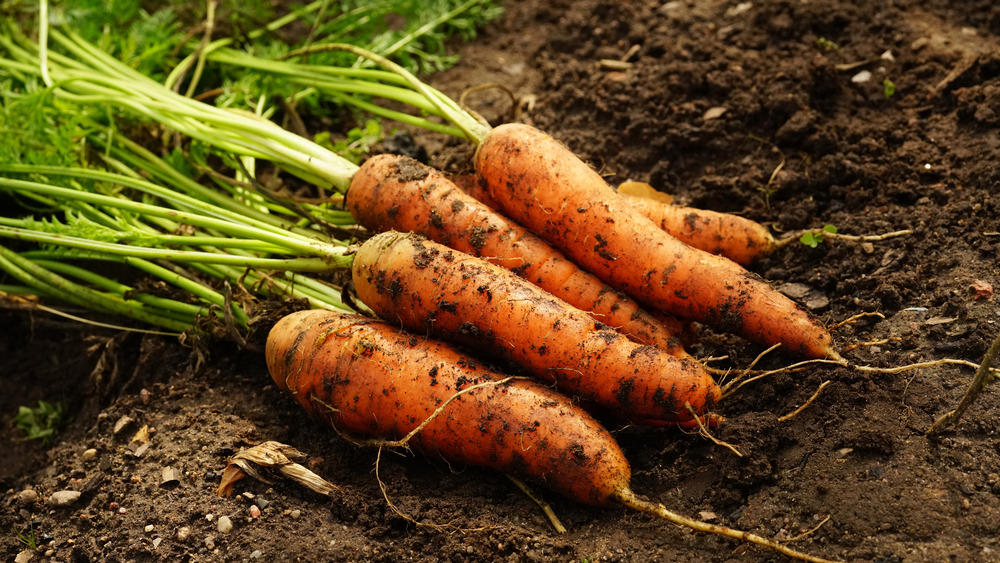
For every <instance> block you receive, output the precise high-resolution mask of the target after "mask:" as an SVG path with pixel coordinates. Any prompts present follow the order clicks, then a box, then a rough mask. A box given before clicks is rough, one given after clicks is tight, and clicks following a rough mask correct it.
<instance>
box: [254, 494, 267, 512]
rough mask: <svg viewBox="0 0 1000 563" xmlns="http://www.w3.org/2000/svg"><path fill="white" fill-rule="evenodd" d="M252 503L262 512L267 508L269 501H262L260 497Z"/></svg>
mask: <svg viewBox="0 0 1000 563" xmlns="http://www.w3.org/2000/svg"><path fill="white" fill-rule="evenodd" d="M253 502H254V504H256V505H257V506H258V507H259V508H260V509H261V510H264V509H265V508H267V505H269V504H271V501H268V500H264V498H262V497H257V498H256V499H254V501H253Z"/></svg>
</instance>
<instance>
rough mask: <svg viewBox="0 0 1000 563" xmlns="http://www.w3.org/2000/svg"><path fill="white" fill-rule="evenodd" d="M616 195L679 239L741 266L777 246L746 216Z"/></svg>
mask: <svg viewBox="0 0 1000 563" xmlns="http://www.w3.org/2000/svg"><path fill="white" fill-rule="evenodd" d="M618 195H619V196H620V197H621V198H622V199H623V200H624V201H625V202H626V203H627V204H628V205H629V206H630V207H632V209H635V210H636V211H638V212H639V213H641V214H642V215H644V216H646V217H648V218H649V219H650V220H652V221H653V222H654V223H656V225H657V226H658V227H660V229H661V230H663V231H664V232H666V233H668V234H670V235H671V236H673V237H675V238H677V239H678V240H680V241H681V242H684V243H686V244H688V245H690V246H692V247H694V248H698V249H700V250H704V251H705V252H709V253H711V254H717V255H719V256H724V257H726V258H729V259H730V260H732V261H733V262H736V263H737V264H740V265H742V266H749V265H750V264H752V263H753V262H754V261H755V260H757V259H759V258H762V257H764V256H766V255H768V254H770V253H771V252H774V250H775V249H776V248H777V245H776V242H777V241H776V240H775V238H774V237H773V236H772V235H771V232H770V231H769V230H768V229H767V227H765V226H764V225H761V224H760V223H758V222H756V221H753V220H751V219H747V218H746V217H740V216H739V215H733V214H732V213H722V212H719V211H712V210H709V209H697V208H694V207H684V206H680V205H673V204H669V203H662V202H659V201H656V200H654V199H650V198H648V197H643V196H638V195H632V194H625V193H621V192H620V191H619V193H618Z"/></svg>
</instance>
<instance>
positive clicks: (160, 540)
mask: <svg viewBox="0 0 1000 563" xmlns="http://www.w3.org/2000/svg"><path fill="white" fill-rule="evenodd" d="M162 541H163V538H156V539H154V540H153V549H156V548H158V547H160V542H162Z"/></svg>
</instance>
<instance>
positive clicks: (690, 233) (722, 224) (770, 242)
mask: <svg viewBox="0 0 1000 563" xmlns="http://www.w3.org/2000/svg"><path fill="white" fill-rule="evenodd" d="M460 179H461V183H459V181H456V184H458V185H459V187H461V189H462V190H464V191H465V192H466V193H468V194H469V195H470V196H472V197H474V198H475V199H477V200H479V201H481V202H483V203H484V204H486V205H489V206H490V207H492V208H494V209H495V208H497V206H498V204H497V203H496V202H493V200H492V198H491V196H490V194H489V192H488V191H487V186H486V183H485V182H479V181H477V179H476V177H475V175H468V176H463V177H461V178H460ZM650 189H652V188H650ZM618 195H619V196H620V197H621V198H623V200H624V201H625V203H627V204H628V205H629V206H630V207H632V208H633V209H635V210H636V211H638V212H639V213H641V214H642V215H644V216H646V217H648V218H649V219H650V220H652V221H653V222H654V223H656V224H657V225H658V226H659V227H660V229H662V230H663V231H665V232H666V233H667V234H669V235H671V236H673V237H674V238H676V239H678V240H680V241H681V242H683V243H685V244H687V245H689V246H692V247H694V248H697V249H700V250H704V251H705V252H709V253H712V254H717V255H719V256H725V257H726V258H729V259H730V260H732V261H733V262H736V263H737V264H740V265H742V266H749V265H750V264H752V263H753V262H754V261H755V260H757V259H759V258H761V257H763V256H766V255H768V254H770V253H771V252H774V251H775V250H776V249H777V248H778V244H777V242H778V241H777V240H775V238H774V236H772V235H771V232H770V231H769V230H768V229H767V227H765V226H764V225H761V224H760V223H758V222H756V221H753V220H751V219H747V218H746V217H740V216H739V215H733V214H732V213H721V212H719V211H712V210H709V209H698V208H695V207H685V206H681V205H674V204H672V203H666V202H663V201H659V200H656V199H653V198H650V197H645V196H643V195H636V194H632V193H624V192H623V191H621V190H619V191H618Z"/></svg>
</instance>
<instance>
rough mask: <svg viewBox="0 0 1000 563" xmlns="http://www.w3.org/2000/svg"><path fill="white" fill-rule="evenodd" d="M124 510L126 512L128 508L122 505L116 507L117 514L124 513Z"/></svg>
mask: <svg viewBox="0 0 1000 563" xmlns="http://www.w3.org/2000/svg"><path fill="white" fill-rule="evenodd" d="M126 512H128V509H127V508H125V507H124V506H122V507H119V508H118V514H125V513H126Z"/></svg>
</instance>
